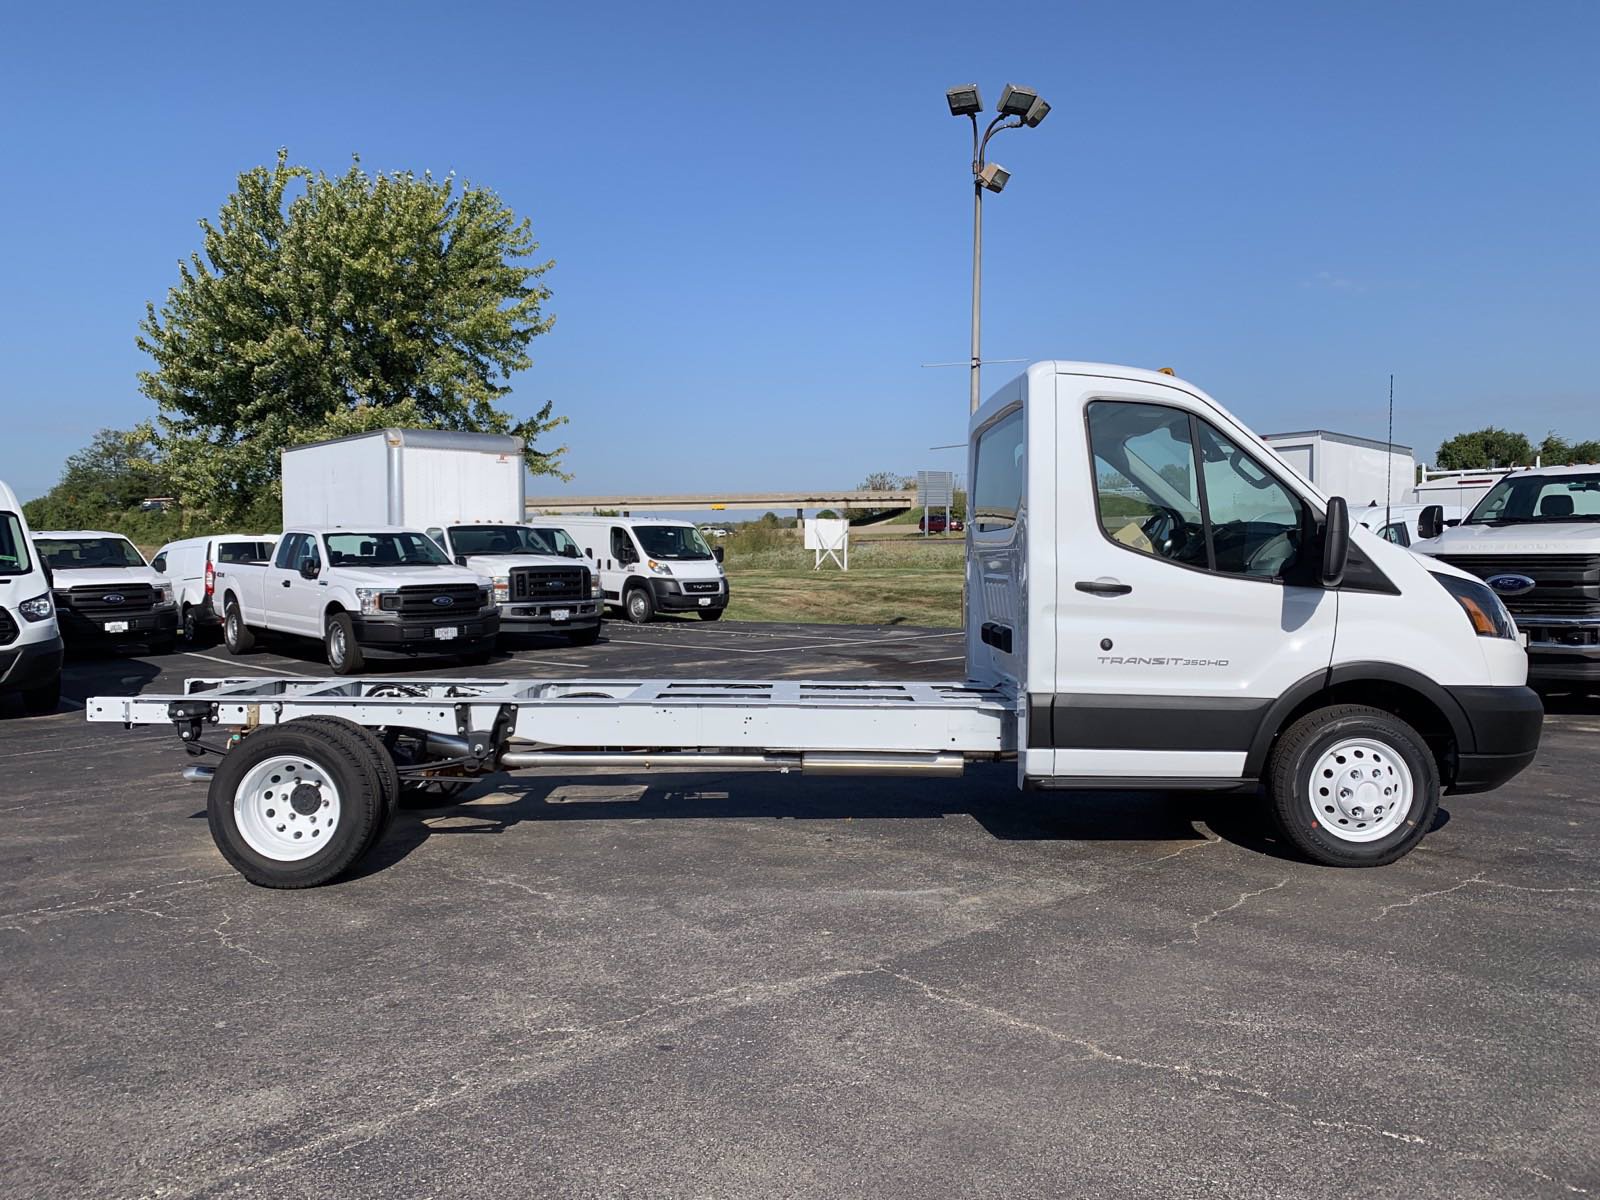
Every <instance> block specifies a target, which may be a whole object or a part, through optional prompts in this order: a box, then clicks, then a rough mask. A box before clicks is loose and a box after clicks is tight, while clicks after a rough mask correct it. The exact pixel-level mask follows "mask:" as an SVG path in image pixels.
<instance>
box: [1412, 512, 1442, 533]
mask: <svg viewBox="0 0 1600 1200" xmlns="http://www.w3.org/2000/svg"><path fill="white" fill-rule="evenodd" d="M1443 532H1444V505H1442V504H1430V505H1428V507H1427V508H1425V509H1423V510H1422V512H1421V514H1419V515H1418V517H1417V536H1418V537H1423V538H1436V537H1438V536H1439V535H1440V534H1441V533H1443Z"/></svg>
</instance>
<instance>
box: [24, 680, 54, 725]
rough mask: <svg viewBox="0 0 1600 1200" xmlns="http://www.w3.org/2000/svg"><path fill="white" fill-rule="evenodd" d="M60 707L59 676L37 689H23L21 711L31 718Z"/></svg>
mask: <svg viewBox="0 0 1600 1200" xmlns="http://www.w3.org/2000/svg"><path fill="white" fill-rule="evenodd" d="M60 707H61V676H60V675H57V676H56V677H55V678H54V679H52V680H51V681H50V682H49V683H42V684H40V685H39V686H38V687H32V688H24V689H23V692H22V711H23V712H25V713H27V714H28V715H29V716H31V717H42V716H45V715H46V714H48V713H53V712H55V710H56V709H58V708H60Z"/></svg>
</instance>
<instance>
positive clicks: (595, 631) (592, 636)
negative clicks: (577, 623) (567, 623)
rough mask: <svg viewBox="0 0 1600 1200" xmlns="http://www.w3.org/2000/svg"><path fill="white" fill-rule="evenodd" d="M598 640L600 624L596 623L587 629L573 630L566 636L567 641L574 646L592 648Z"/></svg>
mask: <svg viewBox="0 0 1600 1200" xmlns="http://www.w3.org/2000/svg"><path fill="white" fill-rule="evenodd" d="M599 640H600V622H599V621H596V622H595V623H594V624H593V625H591V626H589V628H587V629H574V630H573V631H572V632H571V633H569V634H567V641H568V642H569V643H571V644H572V645H574V646H592V645H594V644H595V643H596V642H598V641H599Z"/></svg>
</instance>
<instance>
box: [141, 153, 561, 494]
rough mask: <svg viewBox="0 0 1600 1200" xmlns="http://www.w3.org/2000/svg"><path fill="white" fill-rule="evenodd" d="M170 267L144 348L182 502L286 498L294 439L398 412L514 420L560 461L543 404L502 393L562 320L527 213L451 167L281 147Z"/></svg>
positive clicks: (488, 427)
mask: <svg viewBox="0 0 1600 1200" xmlns="http://www.w3.org/2000/svg"><path fill="white" fill-rule="evenodd" d="M201 230H202V242H203V252H201V253H195V254H191V255H190V257H189V259H188V260H187V261H186V262H183V263H180V265H179V268H178V276H179V277H178V282H177V283H176V284H175V285H174V286H173V287H172V288H171V289H170V290H169V291H168V293H167V298H166V301H165V303H164V304H163V305H162V306H161V308H160V310H159V311H158V310H157V309H156V307H155V305H154V304H150V305H147V306H146V316H145V319H144V321H143V322H141V324H140V329H141V331H142V333H141V336H140V337H139V339H138V345H139V347H140V349H142V350H144V351H146V352H147V353H149V354H150V356H151V358H153V359H154V360H155V366H154V369H153V370H149V371H144V372H141V373H140V375H139V381H140V387H141V389H142V390H143V391H144V393H145V394H146V395H147V396H149V397H150V398H151V399H152V400H154V401H155V402H156V403H157V405H159V406H160V410H161V415H160V418H159V427H158V430H157V433H156V444H157V446H158V448H159V449H160V451H161V453H162V455H163V462H164V465H165V467H166V469H167V471H168V473H169V476H170V478H171V480H172V482H173V486H174V487H175V488H176V490H177V492H178V494H179V495H180V497H182V499H183V500H184V501H185V503H186V505H187V506H188V508H189V509H190V510H191V511H192V512H194V513H196V514H202V515H205V516H208V517H212V518H219V519H221V518H226V517H232V516H236V515H238V514H241V513H243V512H244V511H246V510H247V509H248V508H249V507H250V506H251V504H252V503H254V502H258V501H259V500H260V499H261V497H262V496H263V495H264V494H270V495H272V496H276V494H277V489H278V473H279V454H280V452H281V451H282V450H283V449H284V447H286V446H291V445H296V444H298V443H302V442H309V441H317V440H320V439H322V438H327V437H339V436H342V435H344V434H349V433H357V432H362V431H365V430H369V429H378V428H382V427H384V426H386V425H403V426H421V427H424V428H434V429H461V430H474V431H478V432H488V433H510V434H515V435H517V436H519V437H522V438H524V439H525V440H526V442H527V445H528V451H527V460H528V467H529V469H530V470H531V471H533V472H534V473H535V474H553V475H561V470H560V458H561V454H562V453H563V451H564V450H565V447H558V448H555V449H543V448H540V447H538V446H537V445H536V441H537V439H539V438H540V437H541V436H542V435H544V434H547V433H549V432H550V431H551V430H552V429H554V428H555V427H556V426H558V425H560V424H563V423H564V422H565V420H566V418H565V417H552V416H551V408H552V406H551V404H549V403H546V404H545V405H543V406H542V407H541V408H539V409H538V411H537V412H535V413H534V414H533V415H532V416H531V417H527V418H524V419H520V420H519V419H517V418H515V417H514V416H512V415H511V414H509V413H507V412H506V411H504V410H503V409H502V408H500V407H499V406H498V402H500V401H502V400H503V399H504V398H505V397H506V395H507V394H508V393H509V392H510V390H511V389H510V385H509V382H508V380H509V378H510V376H511V374H512V373H513V372H515V371H519V370H522V369H524V368H525V367H527V366H529V365H530V363H531V362H532V360H531V358H530V357H529V354H528V346H529V343H530V342H531V341H532V340H533V339H534V338H535V337H537V336H538V335H540V334H542V333H545V332H546V331H548V330H549V328H550V326H551V325H552V323H553V322H554V318H553V317H550V316H547V315H545V313H544V312H543V309H542V305H543V304H544V302H545V301H547V300H548V299H549V297H550V291H549V289H548V288H546V287H544V286H543V284H542V283H541V282H540V279H541V277H542V276H543V275H544V273H545V272H546V271H548V270H549V269H550V267H551V266H552V265H553V264H552V263H550V262H548V261H546V262H539V261H536V260H535V254H536V252H537V250H538V248H539V247H538V243H537V242H536V241H535V240H534V237H533V233H532V230H531V227H530V224H529V222H528V221H527V220H526V219H521V220H519V219H518V218H517V216H516V214H515V213H513V212H512V211H511V209H510V208H508V207H507V206H506V205H505V204H504V203H503V202H502V201H501V200H500V198H499V197H498V196H497V195H496V194H495V193H494V192H492V191H489V190H488V189H485V188H480V187H474V186H472V185H471V184H467V185H464V186H460V187H458V186H457V185H456V183H455V181H454V180H453V179H445V180H442V181H441V180H435V179H434V178H433V177H432V176H430V175H426V174H425V175H422V176H420V177H419V176H416V175H413V174H412V173H411V172H409V171H407V172H394V173H391V174H387V175H384V174H378V175H369V174H367V172H366V171H364V170H363V169H362V168H361V165H360V161H359V160H357V161H355V162H353V163H352V164H351V166H350V168H349V169H348V170H347V171H346V172H345V173H344V174H342V175H339V176H337V177H332V178H330V177H329V176H327V175H324V174H321V173H313V172H312V171H311V170H309V169H308V168H305V167H300V166H292V165H290V163H289V161H288V156H287V153H286V152H284V151H279V153H278V159H277V163H276V165H275V166H273V167H270V168H268V167H256V168H254V169H252V170H249V171H246V172H245V173H244V174H242V175H240V176H239V179H238V185H237V187H236V188H235V190H234V192H233V194H232V195H230V196H229V197H228V199H227V200H226V202H224V204H223V206H222V210H221V212H220V214H219V215H218V217H217V219H216V220H215V221H202V222H201Z"/></svg>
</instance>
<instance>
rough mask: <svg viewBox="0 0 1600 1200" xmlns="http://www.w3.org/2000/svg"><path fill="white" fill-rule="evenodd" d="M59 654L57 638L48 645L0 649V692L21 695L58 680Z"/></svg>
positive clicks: (40, 643)
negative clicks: (22, 692) (21, 692)
mask: <svg viewBox="0 0 1600 1200" xmlns="http://www.w3.org/2000/svg"><path fill="white" fill-rule="evenodd" d="M61 655H62V644H61V639H60V638H59V637H53V638H51V639H50V640H49V641H47V642H24V643H23V644H22V645H20V646H16V645H12V646H0V692H20V691H24V690H26V689H27V688H36V687H41V686H43V685H44V684H47V683H49V682H50V681H51V680H52V679H57V678H59V677H60V675H61Z"/></svg>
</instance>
